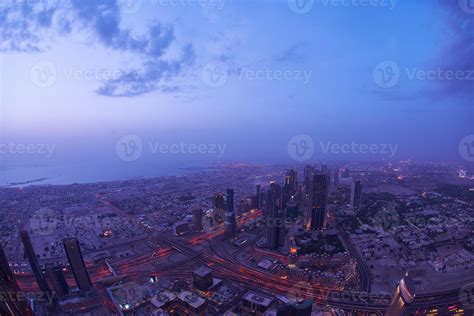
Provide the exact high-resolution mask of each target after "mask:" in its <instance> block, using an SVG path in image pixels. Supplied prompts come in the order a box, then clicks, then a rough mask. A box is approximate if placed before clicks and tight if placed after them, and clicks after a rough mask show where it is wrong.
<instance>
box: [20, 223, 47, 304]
mask: <svg viewBox="0 0 474 316" xmlns="http://www.w3.org/2000/svg"><path fill="white" fill-rule="evenodd" d="M20 239H21V242H22V243H23V248H24V250H25V256H26V257H27V259H28V262H29V263H30V267H31V271H32V272H33V275H34V276H35V280H36V283H38V287H39V288H40V290H41V292H42V293H45V295H50V294H51V289H50V288H49V285H48V282H47V281H46V278H45V276H44V275H43V272H42V271H41V267H40V265H39V262H38V258H37V257H36V253H35V251H34V249H33V245H32V244H31V239H30V236H29V235H28V232H27V231H25V230H22V231H21V232H20Z"/></svg>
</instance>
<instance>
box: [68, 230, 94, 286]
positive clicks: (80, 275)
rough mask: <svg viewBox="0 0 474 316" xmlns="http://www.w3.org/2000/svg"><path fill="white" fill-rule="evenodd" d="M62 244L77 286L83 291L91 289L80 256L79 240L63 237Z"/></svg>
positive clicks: (89, 280)
mask: <svg viewBox="0 0 474 316" xmlns="http://www.w3.org/2000/svg"><path fill="white" fill-rule="evenodd" d="M63 244H64V250H65V251H66V255H67V259H68V261H69V265H70V266H71V270H72V273H73V274H74V279H75V280H76V283H77V286H78V287H79V289H80V290H81V291H83V292H88V291H90V290H92V282H91V279H90V278H89V273H88V272H87V269H86V265H85V263H84V258H83V257H82V252H81V247H80V246H79V241H78V240H77V238H65V239H63Z"/></svg>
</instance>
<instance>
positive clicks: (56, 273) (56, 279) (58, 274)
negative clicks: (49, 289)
mask: <svg viewBox="0 0 474 316" xmlns="http://www.w3.org/2000/svg"><path fill="white" fill-rule="evenodd" d="M46 271H47V274H48V277H49V280H50V281H51V284H52V285H53V289H54V292H56V296H58V297H62V296H64V295H67V294H69V285H68V284H67V281H66V278H65V277H64V273H63V269H62V268H61V267H59V266H56V267H49V268H48V269H47V270H46Z"/></svg>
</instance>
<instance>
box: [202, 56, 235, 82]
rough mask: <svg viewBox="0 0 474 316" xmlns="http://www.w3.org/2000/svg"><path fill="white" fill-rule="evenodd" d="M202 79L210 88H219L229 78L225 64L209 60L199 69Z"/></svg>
mask: <svg viewBox="0 0 474 316" xmlns="http://www.w3.org/2000/svg"><path fill="white" fill-rule="evenodd" d="M201 77H202V81H204V83H205V84H206V85H208V86H209V87H211V88H219V87H222V86H223V85H225V84H226V82H227V80H228V79H229V71H228V69H227V65H226V64H225V63H223V62H220V61H216V62H210V63H208V64H207V65H206V66H204V68H203V69H202V71H201Z"/></svg>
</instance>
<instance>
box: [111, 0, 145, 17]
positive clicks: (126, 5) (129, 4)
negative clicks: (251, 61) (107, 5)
mask: <svg viewBox="0 0 474 316" xmlns="http://www.w3.org/2000/svg"><path fill="white" fill-rule="evenodd" d="M142 5H143V0H117V6H118V7H119V8H120V10H121V11H122V13H125V14H134V13H137V12H138V11H140V9H141V8H142Z"/></svg>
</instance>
